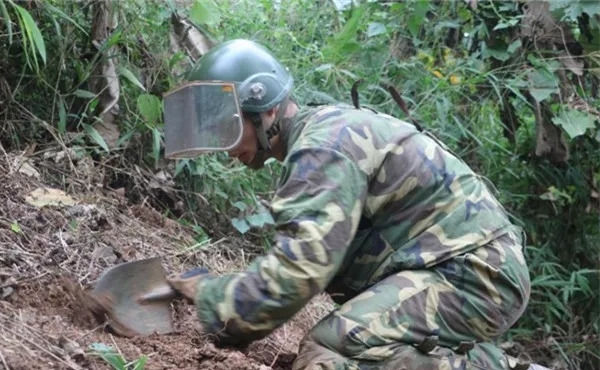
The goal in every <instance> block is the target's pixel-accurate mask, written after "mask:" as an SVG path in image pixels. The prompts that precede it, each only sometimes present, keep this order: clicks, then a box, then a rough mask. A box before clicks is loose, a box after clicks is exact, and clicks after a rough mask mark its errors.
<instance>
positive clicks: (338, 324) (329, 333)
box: [305, 315, 368, 358]
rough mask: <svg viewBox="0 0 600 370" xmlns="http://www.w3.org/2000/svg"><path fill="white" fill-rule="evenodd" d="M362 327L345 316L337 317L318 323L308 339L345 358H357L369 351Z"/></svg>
mask: <svg viewBox="0 0 600 370" xmlns="http://www.w3.org/2000/svg"><path fill="white" fill-rule="evenodd" d="M360 331H361V326H357V325H355V324H354V323H353V322H350V321H349V320H347V319H346V318H344V317H343V316H339V315H336V316H335V317H333V316H332V317H331V318H330V319H326V320H323V321H321V322H320V323H318V324H317V325H316V326H315V327H314V328H313V329H312V330H311V331H310V333H309V334H308V335H307V339H305V340H310V341H312V342H314V343H317V344H319V345H320V346H323V347H325V348H328V349H329V350H331V351H333V352H336V353H339V354H340V355H342V356H345V357H349V358H352V357H355V356H358V355H359V354H361V353H363V352H364V351H365V350H367V349H368V346H367V345H366V344H365V343H364V342H363V341H362V340H361V338H360V334H359V332H360Z"/></svg>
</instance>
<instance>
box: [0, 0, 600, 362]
mask: <svg viewBox="0 0 600 370" xmlns="http://www.w3.org/2000/svg"><path fill="white" fill-rule="evenodd" d="M341 3H344V2H340V1H338V2H333V1H325V0H319V1H309V0H293V1H287V2H281V1H276V0H260V1H242V0H223V1H219V2H216V1H212V0H198V1H188V2H174V1H172V2H161V1H124V2H115V3H114V4H115V10H114V16H115V17H116V18H117V19H118V21H119V23H118V26H117V28H116V29H115V30H114V31H113V32H112V33H111V35H110V37H109V38H108V39H107V40H106V41H105V42H104V43H103V44H102V45H99V46H97V47H93V45H91V43H90V40H89V37H90V23H91V20H92V7H93V6H92V4H93V2H89V3H87V2H85V3H79V2H72V1H68V0H52V1H46V2H41V1H31V2H19V1H4V2H0V5H1V7H0V16H1V18H0V102H1V105H0V117H2V118H1V119H2V135H1V138H0V142H1V143H2V146H3V148H4V149H5V150H7V151H11V150H20V151H24V150H26V149H27V148H31V145H32V144H33V143H35V144H36V145H37V149H36V150H37V152H41V151H44V150H46V149H47V148H48V147H53V146H60V147H68V148H73V149H76V150H78V151H80V152H83V153H85V154H86V155H88V156H91V157H93V158H94V159H96V160H98V161H103V163H105V164H107V165H110V166H112V167H114V168H116V169H117V170H115V172H114V173H113V175H112V176H109V177H108V178H110V179H112V180H111V181H109V182H108V183H107V184H105V185H106V186H109V187H110V186H112V187H118V186H126V187H127V186H129V190H132V186H133V184H134V181H133V180H132V179H131V177H132V176H133V175H129V174H128V173H129V169H131V168H135V166H142V167H143V168H144V169H146V170H148V171H149V172H150V173H153V174H157V173H159V172H161V171H163V172H167V173H168V174H169V176H172V177H173V178H174V180H175V183H176V187H177V189H178V190H179V191H178V192H177V193H176V197H175V198H176V199H182V200H183V201H184V202H185V207H184V208H185V209H187V211H186V212H181V211H179V212H178V211H177V210H176V208H177V207H174V203H176V201H173V200H168V199H170V198H169V196H164V194H162V195H160V194H159V195H156V192H155V190H153V189H151V188H148V189H146V190H147V191H148V192H149V193H151V194H153V192H154V194H155V195H156V197H155V198H156V202H155V205H156V206H157V207H159V208H161V210H162V211H164V212H165V213H169V214H171V215H172V216H174V217H181V216H184V217H185V218H186V220H185V222H192V223H193V222H194V217H193V214H195V213H196V212H201V211H203V210H205V209H206V208H207V207H208V208H210V209H211V212H213V214H214V215H217V216H216V217H223V216H218V215H225V218H226V219H228V220H230V221H232V222H233V223H232V224H230V226H233V227H234V228H236V229H237V230H238V231H239V232H248V230H251V228H253V230H254V231H249V232H250V233H254V234H255V235H258V236H259V237H262V240H263V241H265V242H266V240H268V237H266V236H265V234H262V233H261V231H260V230H261V227H262V226H265V225H268V224H270V223H272V220H270V216H268V213H266V212H265V208H264V206H263V201H264V200H268V199H269V198H270V196H271V193H272V189H273V185H274V183H275V181H276V179H277V177H278V173H279V165H278V164H277V163H270V164H268V165H267V166H266V168H264V169H262V170H260V171H257V172H253V171H249V170H247V169H245V168H244V167H242V166H241V164H239V163H237V162H235V161H232V160H230V159H229V158H227V156H226V155H225V154H217V155H210V156H203V157H200V158H198V159H196V160H186V161H178V162H177V163H172V162H166V161H164V160H163V159H162V150H163V142H162V141H163V138H162V115H161V111H160V110H161V104H160V99H161V95H162V93H164V92H165V91H167V90H168V89H169V88H171V87H173V86H175V85H176V84H177V83H178V82H179V81H181V74H180V73H179V72H175V71H176V70H177V67H178V66H179V67H180V66H181V65H183V66H184V67H189V66H190V65H191V64H192V62H193V61H192V60H190V58H189V57H187V56H186V55H185V54H183V53H181V52H176V53H173V52H170V48H169V46H170V45H169V37H168V34H169V30H170V25H169V19H170V15H171V11H172V10H173V9H175V8H178V11H179V13H180V14H182V15H189V16H190V17H191V19H192V20H195V21H196V22H198V23H200V24H199V25H200V26H201V27H202V30H203V31H204V32H206V33H207V34H209V35H210V36H211V37H212V38H213V39H214V40H216V41H224V40H228V39H232V38H237V37H241V38H250V39H253V40H256V41H258V42H261V43H263V44H264V45H266V46H267V47H268V48H269V49H270V50H272V51H273V52H274V54H275V55H277V56H278V58H279V59H280V60H281V62H282V63H283V64H284V65H286V66H287V67H289V68H290V70H291V72H292V75H293V76H295V89H294V98H295V99H296V100H297V101H298V102H299V103H300V104H302V105H304V104H325V103H331V102H335V101H342V102H346V103H349V102H350V89H351V86H352V85H353V83H354V82H356V81H357V80H359V79H362V80H364V82H363V83H362V84H361V85H360V88H359V97H360V102H361V104H362V105H365V106H368V107H371V108H373V109H376V110H378V111H382V112H386V113H389V114H392V115H395V116H397V117H400V118H406V117H404V113H402V111H401V110H400V109H399V108H398V107H397V106H396V105H395V103H394V101H393V100H392V99H391V98H390V96H389V95H388V93H387V92H386V91H385V89H383V88H382V86H381V83H389V84H393V85H395V86H397V87H398V88H399V90H400V91H401V93H402V96H403V97H404V99H405V100H406V102H407V104H408V106H409V110H410V111H411V115H413V116H414V117H416V118H417V119H419V120H420V121H421V122H422V123H423V125H424V126H425V127H426V129H427V130H429V131H431V132H433V133H434V134H435V135H436V136H438V137H439V138H441V139H442V140H443V141H444V142H446V143H447V144H448V145H449V147H450V148H451V149H453V150H454V151H455V152H457V153H458V155H460V156H461V157H462V158H463V159H465V160H466V161H467V162H468V163H469V164H470V165H471V166H472V167H473V168H474V169H476V170H477V171H478V172H479V173H480V174H482V175H484V176H486V177H487V178H489V180H490V182H491V183H493V184H494V187H495V188H496V189H497V194H498V197H499V198H500V199H501V201H502V202H503V203H504V204H505V206H506V207H507V209H508V210H509V211H510V213H511V215H512V216H513V220H514V222H515V223H517V224H519V225H521V226H523V227H524V229H525V231H526V233H527V236H528V239H527V245H526V247H525V252H526V257H527V260H528V263H529V266H530V271H531V277H532V281H533V288H532V289H533V290H532V295H531V300H530V304H529V308H528V310H527V311H526V313H525V315H524V316H523V318H522V319H521V320H520V321H519V322H518V324H517V326H516V327H515V328H514V329H513V330H512V331H511V332H510V333H509V334H508V335H507V337H506V338H504V340H505V341H507V342H508V341H510V340H514V341H518V342H521V343H524V345H525V351H526V352H529V353H531V354H532V355H533V356H537V357H538V358H542V359H547V362H548V364H550V363H551V362H552V361H554V362H552V364H554V365H556V366H558V367H560V366H563V367H568V368H573V369H575V368H593V367H594V364H597V363H598V359H599V358H600V352H599V350H598V348H600V341H599V336H598V335H599V333H598V330H599V325H600V322H599V317H600V313H599V306H600V294H599V291H600V286H599V274H600V270H599V266H598V263H599V257H600V253H599V252H600V221H599V216H598V212H599V210H600V195H599V190H598V189H599V187H598V186H599V183H600V166H599V163H600V146H599V142H600V130H598V116H599V113H598V111H597V110H596V109H597V107H598V106H600V98H599V93H598V90H599V87H598V86H599V85H600V72H599V70H600V47H599V46H600V21H599V18H600V8H598V7H597V6H593V5H592V4H591V3H590V2H585V1H573V2H556V3H552V4H551V11H552V15H553V17H554V18H555V19H557V20H560V21H562V22H563V24H565V25H566V26H565V27H566V28H565V30H568V35H570V36H569V37H572V39H571V38H570V39H569V40H568V41H569V43H568V45H566V44H567V43H566V40H563V41H565V42H557V43H555V44H554V46H553V48H544V47H541V46H540V45H537V44H536V43H533V42H527V40H526V39H525V38H522V37H519V35H520V33H519V32H522V29H520V27H521V26H522V23H523V22H524V19H525V16H524V14H525V11H526V9H525V8H524V7H525V5H524V4H523V3H518V2H494V1H479V2H475V3H478V7H477V8H472V7H470V6H469V3H468V2H464V1H458V0H456V1H443V2H428V1H421V0H418V1H417V0H409V1H404V2H389V3H388V2H358V5H355V6H348V7H346V8H339V7H336V5H335V4H341ZM347 3H350V2H347ZM565 47H567V49H568V52H569V53H567V54H564V50H563V49H565ZM565 55H567V56H565ZM569 55H571V56H573V55H575V56H577V59H573V63H574V64H568V63H563V64H561V63H562V61H564V60H565V58H569ZM103 58H113V59H114V60H115V61H116V63H117V64H118V66H119V69H118V71H119V72H118V73H119V81H120V83H121V84H120V99H119V106H120V110H119V115H118V117H119V118H118V126H119V140H118V142H117V144H116V145H115V146H114V147H111V148H109V146H108V145H107V143H106V142H105V140H104V137H103V135H102V134H101V133H99V132H98V131H97V130H96V129H95V127H97V126H96V124H97V121H98V112H97V109H96V108H97V106H98V104H99V96H98V95H96V94H94V93H91V92H90V87H89V82H90V77H91V73H92V71H94V68H95V67H96V66H97V65H98V63H99V62H100V61H102V60H103ZM536 105H539V106H543V107H544V109H546V110H547V114H549V115H551V116H552V119H551V120H552V122H553V123H554V124H555V125H556V126H557V127H560V128H561V132H562V136H563V139H562V140H563V142H564V143H565V146H566V147H567V148H568V152H569V156H568V158H566V157H563V158H558V159H557V158H556V157H552V156H547V155H546V156H545V155H536V145H537V138H536V133H537V131H538V129H539V128H538V127H537V118H536V113H535V107H536ZM594 107H596V108H594ZM509 117H514V119H509ZM165 199H167V200H166V201H165ZM132 200H135V198H132ZM197 227H198V228H199V229H198V232H199V234H201V235H203V236H206V234H210V233H211V231H210V230H204V229H203V228H202V227H200V226H198V225H197ZM231 231H233V229H232V230H231ZM261 235H262V236H261ZM267 236H268V235H267Z"/></svg>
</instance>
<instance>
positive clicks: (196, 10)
mask: <svg viewBox="0 0 600 370" xmlns="http://www.w3.org/2000/svg"><path fill="white" fill-rule="evenodd" d="M190 18H191V19H192V21H194V22H196V23H198V24H206V25H209V26H211V25H215V24H218V23H219V21H220V20H221V11H220V10H219V7H218V6H217V5H216V4H215V3H214V1H212V0H196V1H195V2H194V5H193V6H192V9H190Z"/></svg>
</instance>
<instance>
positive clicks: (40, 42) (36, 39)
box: [15, 4, 46, 64]
mask: <svg viewBox="0 0 600 370" xmlns="http://www.w3.org/2000/svg"><path fill="white" fill-rule="evenodd" d="M15 9H17V11H18V12H19V14H20V16H21V19H22V20H23V26H24V27H25V28H26V32H27V34H28V36H30V37H31V40H33V44H34V45H35V49H36V50H37V52H38V54H40V56H41V57H42V61H43V62H44V64H46V45H45V44H44V38H43V37H42V33H41V32H40V29H39V28H38V26H37V24H36V23H35V21H34V20H33V18H32V17H31V14H29V12H28V11H27V10H26V9H25V8H22V7H20V6H19V5H16V4H15Z"/></svg>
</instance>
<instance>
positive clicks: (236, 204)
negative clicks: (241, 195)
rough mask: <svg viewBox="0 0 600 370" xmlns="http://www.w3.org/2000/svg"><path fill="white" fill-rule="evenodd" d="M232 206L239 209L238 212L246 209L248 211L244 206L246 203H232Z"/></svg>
mask: <svg viewBox="0 0 600 370" xmlns="http://www.w3.org/2000/svg"><path fill="white" fill-rule="evenodd" d="M233 206H234V207H235V208H237V209H239V210H240V211H245V210H246V209H248V206H247V205H246V203H244V202H240V201H237V202H235V203H233Z"/></svg>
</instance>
